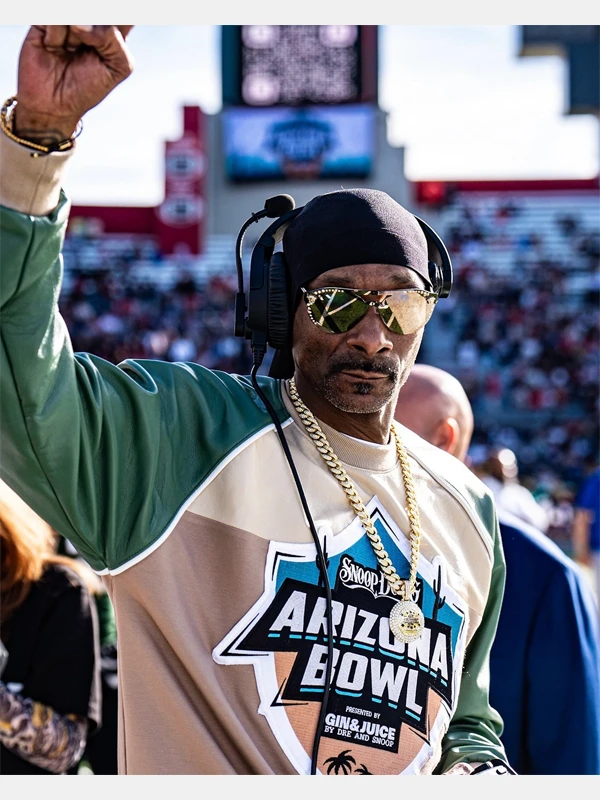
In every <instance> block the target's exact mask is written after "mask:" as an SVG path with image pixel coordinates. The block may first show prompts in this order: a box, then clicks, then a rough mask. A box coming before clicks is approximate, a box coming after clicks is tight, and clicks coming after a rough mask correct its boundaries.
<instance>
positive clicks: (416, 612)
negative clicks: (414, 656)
mask: <svg viewBox="0 0 600 800" xmlns="http://www.w3.org/2000/svg"><path fill="white" fill-rule="evenodd" d="M424 627H425V617H424V616H423V612H422V611H421V609H420V608H419V606H418V605H417V604H416V603H413V602H412V600H400V602H398V603H396V605H395V606H394V607H393V608H392V612H391V614H390V630H391V632H392V633H393V634H394V636H395V637H396V639H398V640H399V641H400V642H414V641H416V640H417V639H418V638H419V637H420V636H421V633H422V632H423V628H424Z"/></svg>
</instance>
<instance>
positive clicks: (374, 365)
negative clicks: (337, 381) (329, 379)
mask: <svg viewBox="0 0 600 800" xmlns="http://www.w3.org/2000/svg"><path fill="white" fill-rule="evenodd" d="M346 371H350V372H351V371H360V372H377V373H379V374H380V375H381V374H383V375H387V376H388V377H390V378H392V379H394V380H395V379H396V378H397V377H398V369H397V368H396V365H395V364H393V363H392V362H390V361H389V359H387V358H373V359H369V360H367V359H365V358H360V357H356V358H348V357H347V356H343V357H341V358H339V359H332V360H331V361H330V363H329V369H328V370H327V372H328V374H329V375H335V373H336V372H346Z"/></svg>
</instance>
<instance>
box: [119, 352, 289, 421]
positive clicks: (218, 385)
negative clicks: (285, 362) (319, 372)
mask: <svg viewBox="0 0 600 800" xmlns="http://www.w3.org/2000/svg"><path fill="white" fill-rule="evenodd" d="M118 366H119V369H120V370H121V371H122V372H124V373H126V374H127V375H128V377H130V378H132V379H133V380H134V381H136V383H138V384H140V385H141V386H142V387H143V388H145V389H147V390H149V391H156V390H157V389H158V390H161V391H164V390H167V391H168V390H172V389H174V388H175V387H177V388H178V389H181V388H182V387H183V386H185V387H187V389H189V391H191V392H193V393H194V394H196V395H197V396H198V397H199V398H201V397H203V398H205V399H206V400H207V401H208V402H209V403H212V404H215V405H216V404H217V403H219V402H221V403H226V404H228V405H231V406H232V407H233V406H242V407H245V408H248V409H254V410H256V409H260V411H261V413H264V412H265V408H264V404H263V402H262V400H261V399H260V397H259V396H258V394H257V392H256V389H255V388H254V385H253V383H252V380H251V378H250V376H249V375H236V374H233V373H228V372H222V371H220V370H213V369H208V368H207V367H203V366H202V365H201V364H195V363H191V362H171V361H160V360H158V359H126V360H125V361H122V362H121V363H120V364H119V365H118ZM257 380H258V384H259V386H260V388H261V390H262V391H263V392H264V394H265V395H266V396H267V399H268V400H269V401H270V402H271V404H272V405H273V406H274V407H275V409H276V411H277V412H278V414H280V415H281V413H282V412H283V413H284V415H287V412H285V406H284V404H283V400H282V396H281V381H280V380H277V379H276V378H270V377H268V376H265V375H260V376H258V379H257Z"/></svg>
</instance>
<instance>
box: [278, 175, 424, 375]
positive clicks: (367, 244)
mask: <svg viewBox="0 0 600 800" xmlns="http://www.w3.org/2000/svg"><path fill="white" fill-rule="evenodd" d="M282 244H283V252H284V254H285V259H286V262H287V265H288V269H289V278H290V282H291V292H292V298H293V306H292V308H293V310H294V311H295V309H296V307H297V305H298V302H299V299H300V287H301V286H305V285H306V284H307V283H309V282H310V281H312V280H313V279H314V278H316V277H317V276H318V275H321V274H322V273H323V272H327V271H328V270H330V269H336V268H337V267H349V266H352V265H357V266H358V265H360V264H390V265H397V266H404V267H408V268H409V269H412V270H414V271H415V272H417V273H418V274H419V275H420V276H421V277H422V278H423V280H424V281H425V285H426V286H427V287H428V288H431V282H430V280H429V266H428V261H429V260H428V257H427V239H426V238H425V234H424V233H423V231H422V229H421V226H420V225H419V223H418V222H417V220H416V219H415V217H414V216H413V215H412V214H411V213H410V212H409V211H407V210H406V209H405V208H403V206H401V205H400V204H399V203H397V202H396V201H395V200H394V199H393V198H392V197H390V195H389V194H386V192H382V191H379V190H378V189H340V190H339V191H336V192H327V193H326V194H321V195H318V196H317V197H313V199H312V200H310V201H309V202H308V203H307V204H306V205H305V206H304V208H303V209H302V211H301V212H300V213H299V214H298V216H297V217H295V218H294V219H293V220H292V221H291V223H290V224H289V225H288V227H287V229H286V231H285V233H284V235H283V242H282ZM293 374H294V361H293V358H292V350H291V345H290V346H288V347H286V348H283V349H282V350H276V351H275V354H274V356H273V360H272V362H271V368H270V370H269V375H271V376H272V377H274V378H291V377H292V375H293Z"/></svg>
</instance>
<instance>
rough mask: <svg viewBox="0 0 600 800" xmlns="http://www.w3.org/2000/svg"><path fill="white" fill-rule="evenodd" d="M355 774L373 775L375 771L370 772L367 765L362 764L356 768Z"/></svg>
mask: <svg viewBox="0 0 600 800" xmlns="http://www.w3.org/2000/svg"><path fill="white" fill-rule="evenodd" d="M354 774H355V775H372V774H373V773H372V772H369V770H368V769H367V768H366V767H365V765H364V764H361V765H360V767H359V768H358V769H355V770H354Z"/></svg>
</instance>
